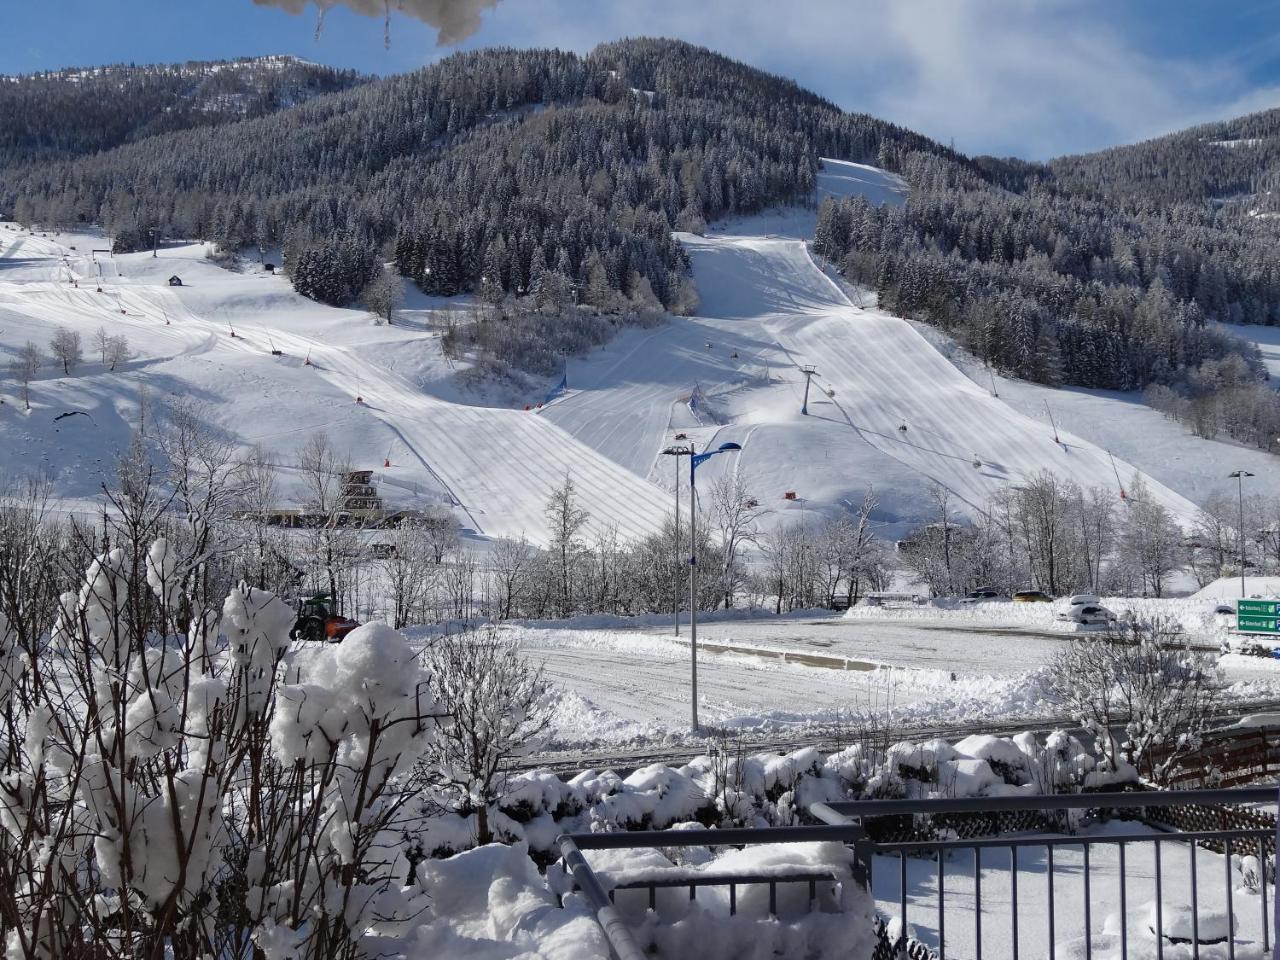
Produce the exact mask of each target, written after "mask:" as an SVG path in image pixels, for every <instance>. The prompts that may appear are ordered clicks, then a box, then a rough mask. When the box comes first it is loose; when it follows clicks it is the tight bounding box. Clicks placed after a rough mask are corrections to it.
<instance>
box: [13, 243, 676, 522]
mask: <svg viewBox="0 0 1280 960" xmlns="http://www.w3.org/2000/svg"><path fill="white" fill-rule="evenodd" d="M68 252H69V251H68V250H67V249H66V248H63V247H62V246H61V245H59V244H56V243H53V242H51V241H48V240H40V239H38V238H34V237H30V236H28V237H20V238H18V242H16V243H15V242H11V243H9V244H6V247H5V249H4V250H2V251H0V257H3V258H5V259H7V260H8V261H10V263H11V264H12V265H13V267H14V268H15V269H14V270H13V273H14V274H15V275H25V278H24V279H23V280H9V279H7V278H6V277H7V275H8V274H7V273H6V272H0V278H6V279H0V310H3V311H4V317H5V319H6V320H7V321H9V323H8V324H7V326H10V327H12V328H13V329H14V330H15V331H16V332H17V331H21V332H24V333H25V332H28V331H29V333H30V337H29V338H30V339H33V340H35V341H36V342H38V343H44V342H47V340H48V336H49V334H50V333H51V332H52V328H53V327H54V326H55V325H62V326H66V327H68V328H70V329H73V330H77V331H79V332H80V334H81V336H82V338H83V340H84V342H85V344H86V349H88V345H89V343H90V341H91V338H92V336H93V332H94V331H95V330H96V329H97V328H98V327H99V326H102V327H104V328H107V329H108V330H109V331H110V332H113V333H124V334H125V335H127V336H128V337H129V340H130V343H131V344H132V345H133V346H134V348H135V349H136V350H137V351H138V352H139V353H140V354H141V355H142V356H141V357H140V358H139V359H138V360H137V361H135V362H134V363H132V364H130V365H128V369H126V370H125V371H123V372H122V374H121V376H120V377H115V376H112V375H111V374H109V373H106V372H104V371H101V370H97V371H93V370H92V368H93V366H94V364H93V363H92V362H91V361H90V362H89V363H86V364H85V375H84V376H83V377H75V378H54V377H52V376H49V375H50V374H56V373H59V372H60V371H57V370H50V369H48V365H46V375H47V379H45V380H43V381H41V383H40V384H38V385H37V389H36V391H34V392H35V393H37V396H38V402H39V394H41V393H45V392H53V390H52V389H51V388H52V387H54V386H56V388H57V393H59V394H61V395H62V396H61V397H60V399H61V401H62V404H61V405H62V406H67V407H72V406H73V405H74V404H73V403H69V402H67V401H71V400H76V401H78V403H79V404H80V405H82V406H86V405H87V406H90V407H91V408H93V409H94V411H95V415H94V418H93V419H94V421H95V422H96V421H97V420H98V419H99V417H104V411H103V409H102V408H103V407H112V406H113V405H115V403H116V402H117V401H119V400H121V399H122V398H121V397H120V396H118V394H120V393H127V392H130V391H131V390H136V385H137V384H138V383H142V382H146V383H148V384H150V385H151V388H152V389H153V390H158V391H160V392H162V393H169V394H173V395H186V396H192V397H194V398H196V399H197V400H200V399H204V398H208V399H210V400H212V401H215V405H222V406H229V407H230V410H229V411H228V415H227V416H226V417H225V418H222V422H221V424H220V426H221V427H222V428H223V429H228V430H231V431H234V434H235V436H236V439H237V440H239V441H241V442H242V443H244V444H246V445H248V444H249V443H251V442H255V441H263V440H269V441H275V442H277V443H278V442H279V441H280V440H281V439H282V436H283V435H285V434H294V437H293V440H294V441H295V445H296V442H297V441H300V440H301V439H303V438H304V437H305V436H306V435H309V433H310V432H311V431H313V430H315V429H325V430H326V431H328V432H330V433H331V434H332V435H333V439H334V440H335V443H336V444H337V445H338V447H339V449H340V450H341V449H347V448H359V446H360V440H361V435H362V434H367V433H368V432H369V431H370V430H371V429H377V431H378V433H379V434H380V435H381V436H382V437H384V438H387V439H389V443H388V449H389V450H390V449H397V459H398V460H408V461H409V467H410V469H411V470H412V472H414V473H416V474H417V481H416V482H417V483H418V484H419V485H420V488H422V489H425V490H426V491H428V494H434V495H435V497H436V498H437V499H442V500H443V501H444V502H447V503H449V504H451V505H452V506H453V507H455V508H456V509H457V510H458V512H459V514H460V519H461V520H462V522H463V523H464V524H466V525H467V526H468V527H470V528H472V529H473V530H474V531H475V532H477V533H481V534H484V535H487V536H501V537H518V536H521V535H525V536H528V537H529V539H530V540H533V541H534V542H542V541H543V540H545V533H544V530H545V527H546V521H545V519H544V516H543V511H544V509H545V506H546V503H547V500H548V498H549V497H550V495H551V493H552V492H553V491H554V490H555V489H556V488H557V487H559V486H560V485H561V484H562V483H563V482H564V479H565V477H566V476H569V477H571V478H572V480H573V482H574V485H575V487H576V488H577V491H578V496H579V498H580V503H581V505H582V506H583V507H584V508H585V509H586V510H587V511H588V513H589V514H590V517H591V520H590V523H589V528H588V529H589V532H593V531H596V530H604V529H605V528H607V527H613V528H616V529H617V530H618V533H619V535H620V536H621V537H623V538H624V539H632V538H635V537H639V536H643V535H644V534H646V533H648V532H650V531H651V530H653V529H655V528H656V527H657V526H658V525H660V523H661V520H662V517H663V514H664V512H665V511H666V510H667V508H668V505H669V499H668V497H667V495H666V494H665V493H663V492H662V491H661V490H659V489H658V488H657V487H655V486H653V485H652V484H650V483H648V482H646V481H645V480H644V479H643V478H641V477H639V476H637V475H635V474H634V473H632V472H630V471H628V470H626V469H624V468H623V467H620V466H619V465H618V464H616V463H615V462H613V461H612V460H609V459H608V458H606V457H602V456H600V455H598V454H597V453H595V451H593V450H592V449H591V448H590V447H589V446H587V445H586V444H584V443H582V442H581V441H579V440H577V439H575V438H574V437H573V436H572V435H570V434H568V433H566V432H565V431H563V430H562V429H560V428H559V427H557V426H556V425H555V424H554V423H552V422H551V421H549V420H545V419H542V418H540V417H538V416H535V415H533V414H531V413H526V412H524V411H522V410H516V409H500V408H494V407H482V406H474V405H468V404H462V403H452V402H449V401H446V400H442V399H439V398H437V397H435V396H433V395H431V394H429V393H426V392H423V391H422V390H420V389H418V388H417V387H416V386H415V385H413V384H412V383H410V382H408V381H407V380H406V379H405V378H404V377H402V376H399V375H397V374H395V373H392V372H391V371H389V370H387V369H386V368H385V367H382V366H379V365H377V364H375V363H373V362H372V361H370V360H368V359H366V358H364V357H363V356H362V355H361V354H360V353H359V351H358V350H356V349H353V348H352V347H351V345H349V344H341V343H334V342H332V341H331V340H330V338H328V337H324V336H320V335H317V334H319V333H320V331H313V332H312V333H311V334H310V335H308V334H306V333H303V332H296V331H295V330H293V329H290V327H289V326H288V325H282V324H276V325H271V326H269V325H268V321H269V320H270V318H271V314H270V312H269V311H267V310H261V309H255V308H254V307H255V306H256V305H255V304H253V303H250V304H249V305H248V308H246V305H244V304H241V305H240V307H239V309H235V310H232V311H231V312H232V313H233V314H234V315H235V317H236V319H235V320H234V321H230V322H228V323H218V322H215V321H212V320H209V319H205V318H204V317H203V316H201V315H200V314H199V313H197V312H196V311H195V310H194V309H192V308H191V307H190V305H189V304H188V302H187V300H188V287H186V286H184V287H181V288H169V287H168V286H161V285H160V283H161V282H163V281H161V280H160V279H159V278H160V277H161V276H162V275H163V276H165V277H167V275H168V270H169V269H172V263H171V262H170V263H169V266H168V267H166V266H165V264H166V262H168V259H167V258H164V259H160V260H158V261H156V262H155V263H154V264H153V263H151V262H149V261H148V260H147V259H146V258H145V257H142V258H138V257H137V256H135V257H134V258H133V259H132V261H131V262H129V264H128V266H127V268H126V269H125V270H124V273H125V274H126V275H125V276H120V271H119V265H118V264H117V263H116V262H115V258H106V259H107V260H108V261H109V265H107V266H105V267H104V269H103V275H104V276H105V277H106V278H107V279H105V280H103V281H101V284H102V292H101V293H98V292H97V289H98V287H97V284H98V283H99V281H98V280H97V275H98V271H97V265H96V263H94V262H93V261H91V260H90V259H89V258H87V257H84V256H75V257H71V256H68V257H67V259H66V261H65V263H64V261H63V256H64V255H65V254H67V253H68ZM100 259H101V257H100ZM119 259H121V260H125V261H129V260H130V258H119ZM3 263H4V260H0V264H3ZM192 269H196V270H198V271H199V272H198V273H197V275H196V276H197V278H199V277H204V278H205V279H209V280H212V281H214V282H221V281H223V280H224V278H222V277H219V276H218V275H217V274H218V273H223V272H224V271H218V269H217V268H214V267H203V268H202V267H201V265H200V264H199V263H198V261H195V260H192V261H191V262H188V263H186V264H184V270H183V272H184V273H187V275H188V277H191V273H190V271H191V270H192ZM229 276H231V277H234V275H229ZM49 277H57V278H59V279H48V278H49ZM72 280H75V284H73V283H72V282H71V281H72ZM267 282H269V283H275V284H287V281H284V280H282V279H279V278H272V279H271V280H269V281H267ZM233 286H234V284H233ZM191 289H192V290H195V291H198V290H199V284H198V283H197V284H196V286H194V287H192V288H191ZM201 296H202V294H200V293H198V292H197V293H194V294H193V295H192V297H191V299H195V300H197V301H198V300H200V298H201ZM203 296H204V297H205V298H206V299H207V298H208V296H209V294H208V293H205V294H203ZM286 296H290V295H286ZM214 299H215V301H218V302H219V303H220V305H221V312H222V313H224V314H225V313H227V311H228V301H230V298H228V297H223V298H221V299H219V298H218V297H217V296H216V294H215V295H214ZM297 299H300V298H297ZM231 302H232V303H234V301H231ZM310 306H311V307H312V308H314V305H310ZM315 309H317V310H318V311H324V310H325V308H315ZM357 316H358V314H357ZM166 321H167V322H166ZM362 325H363V326H368V321H367V320H365V319H363V318H362ZM233 329H234V332H235V334H236V335H235V336H234V337H233V336H231V332H232V330H233ZM361 332H362V333H364V334H365V336H367V335H368V334H367V331H361ZM20 342H21V341H20V340H19V341H18V343H20ZM6 346H7V347H9V349H15V348H16V345H15V346H10V344H9V343H8V338H6ZM271 348H275V349H279V350H281V351H282V352H283V354H284V356H283V357H276V356H273V355H272V353H271V352H270V351H271ZM304 358H306V359H309V360H310V364H309V365H308V364H307V363H306V362H305V360H304ZM55 379H56V380H57V383H56V384H54V383H53V380H55ZM282 388H285V389H282ZM103 392H107V393H115V394H117V396H115V397H113V398H111V399H110V400H108V401H107V402H105V403H103V402H98V403H92V402H91V401H90V396H92V395H93V394H95V393H96V394H99V395H100V394H101V393H103ZM357 396H358V397H360V401H359V402H357V401H356V397H357ZM228 401H229V402H228ZM6 406H7V407H8V411H7V412H6V417H7V420H8V422H6V423H5V426H6V427H10V426H12V425H13V424H12V421H13V420H22V419H26V420H27V426H28V427H29V428H30V427H34V425H35V424H34V422H39V421H42V420H43V421H45V422H46V423H47V422H48V421H47V416H46V412H47V411H46V410H45V409H42V408H41V407H40V406H38V407H37V409H36V410H33V411H32V413H31V415H29V416H25V415H23V414H21V412H20V411H19V410H18V409H17V404H6ZM318 407H319V408H321V409H323V410H324V411H325V412H326V413H327V414H328V415H321V416H319V417H317V416H316V415H315V414H316V409H317V408H318ZM61 412H65V411H61ZM104 418H105V417H104ZM33 421H34V422H33ZM264 424H268V425H272V426H279V427H283V428H284V429H283V430H279V431H273V430H269V431H266V432H258V431H256V430H255V429H254V428H255V427H257V426H259V425H264ZM299 424H302V425H303V426H302V427H301V428H299V426H298V425H299ZM116 426H117V429H116V430H115V431H113V432H114V437H113V439H114V441H115V449H116V450H118V449H121V448H122V447H123V445H124V443H125V442H126V441H127V426H126V425H125V424H124V423H123V422H121V423H118V424H117V425H116ZM300 429H301V430H302V431H303V432H302V433H301V435H298V434H299V430H300ZM44 439H46V440H47V441H48V445H49V446H50V447H52V448H53V449H55V450H60V452H62V453H64V454H67V455H71V456H74V453H75V451H74V450H71V449H67V448H69V447H71V446H73V445H72V444H66V445H64V444H62V443H60V442H59V438H57V437H51V436H46V437H45V438H44ZM81 439H82V440H87V439H88V438H81ZM380 446H381V443H379V447H380ZM365 447H366V450H367V444H365ZM366 458H367V459H365V460H358V461H354V462H355V465H357V466H361V465H366V464H367V465H368V466H373V464H372V463H369V462H368V461H369V460H370V459H372V457H368V454H367V453H366ZM110 459H111V451H108V450H102V451H99V452H98V453H97V455H96V456H95V457H94V462H96V463H103V462H108V463H109V461H110ZM414 467H416V470H414V469H413V468H414ZM380 479H384V480H390V481H391V483H392V485H393V486H394V485H395V480H394V478H385V477H383V478H380ZM97 480H98V478H97V477H95V478H94V483H93V486H94V487H96V485H97ZM79 492H80V493H81V494H82V495H85V494H86V493H87V492H88V491H84V490H81V491H79Z"/></svg>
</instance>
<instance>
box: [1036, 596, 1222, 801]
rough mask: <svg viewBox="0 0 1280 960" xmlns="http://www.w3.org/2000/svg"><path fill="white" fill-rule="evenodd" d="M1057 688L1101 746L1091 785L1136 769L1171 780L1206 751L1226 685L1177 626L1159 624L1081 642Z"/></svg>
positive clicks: (1056, 673) (1063, 660)
mask: <svg viewBox="0 0 1280 960" xmlns="http://www.w3.org/2000/svg"><path fill="white" fill-rule="evenodd" d="M1049 683H1050V687H1051V689H1052V691H1053V692H1054V694H1055V695H1056V696H1057V697H1058V698H1059V699H1060V700H1061V702H1062V704H1063V706H1064V707H1065V708H1066V709H1067V710H1069V711H1070V712H1071V714H1072V715H1073V716H1074V717H1075V719H1076V720H1077V721H1078V722H1079V723H1080V725H1081V726H1082V727H1083V728H1084V729H1085V731H1086V732H1088V733H1089V734H1091V735H1092V736H1093V737H1094V738H1095V739H1096V741H1097V742H1098V743H1099V745H1100V747H1101V750H1100V757H1099V760H1100V765H1099V768H1098V769H1097V770H1096V771H1094V772H1093V773H1092V774H1091V776H1090V783H1089V784H1088V785H1090V786H1102V785H1104V784H1105V783H1107V782H1109V780H1110V779H1111V778H1113V777H1114V776H1115V775H1117V774H1121V775H1123V774H1125V772H1126V770H1127V768H1129V767H1136V768H1137V769H1138V770H1139V771H1140V772H1141V773H1142V775H1143V776H1144V777H1146V778H1147V779H1148V780H1150V781H1153V782H1155V783H1163V782H1164V781H1165V779H1166V778H1167V777H1168V775H1169V774H1170V773H1171V772H1172V771H1173V770H1174V769H1175V768H1176V766H1177V763H1178V761H1179V760H1180V759H1181V758H1182V757H1184V756H1186V755H1187V754H1188V753H1190V752H1192V751H1194V750H1196V749H1198V747H1199V746H1200V742H1201V735H1202V734H1203V732H1204V730H1205V727H1206V725H1207V723H1208V722H1209V720H1210V719H1211V717H1212V716H1213V714H1214V712H1215V710H1214V708H1215V706H1216V703H1217V698H1218V691H1219V688H1220V684H1219V680H1218V676H1217V673H1216V669H1215V667H1214V665H1213V663H1212V660H1211V659H1210V658H1209V657H1207V656H1206V655H1204V654H1201V653H1196V652H1194V651H1192V650H1191V649H1190V647H1189V646H1187V644H1186V638H1185V636H1184V635H1183V634H1182V633H1181V632H1180V630H1179V629H1178V628H1177V625H1176V624H1173V623H1169V622H1166V621H1163V620H1159V619H1157V620H1155V621H1153V622H1151V623H1126V624H1122V625H1121V626H1118V627H1116V628H1115V629H1113V630H1110V631H1108V632H1107V633H1106V634H1104V635H1096V636H1092V637H1080V638H1077V639H1075V640H1073V641H1072V642H1071V644H1070V646H1069V647H1068V648H1067V650H1066V651H1065V652H1064V653H1062V654H1061V655H1059V657H1058V658H1057V660H1056V661H1055V662H1054V664H1053V665H1052V667H1051V668H1050V672H1049ZM1117 729H1123V730H1124V731H1125V734H1124V736H1118V735H1117V734H1116V733H1115V731H1116V730H1117Z"/></svg>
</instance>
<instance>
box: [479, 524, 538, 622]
mask: <svg viewBox="0 0 1280 960" xmlns="http://www.w3.org/2000/svg"><path fill="white" fill-rule="evenodd" d="M489 562H490V569H491V570H492V574H493V579H494V583H495V586H496V588H497V602H498V612H497V615H498V618H499V619H500V620H510V619H511V616H512V613H513V611H514V610H515V609H516V608H517V604H518V603H519V602H520V600H521V595H522V594H523V592H524V587H525V580H526V578H527V577H528V576H529V568H530V567H531V566H532V564H533V548H532V547H531V546H529V541H528V540H526V539H525V538H524V536H523V535H522V536H521V537H520V539H519V540H499V541H498V542H497V543H495V544H494V545H493V552H492V553H491V554H490V558H489Z"/></svg>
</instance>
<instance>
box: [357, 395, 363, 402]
mask: <svg viewBox="0 0 1280 960" xmlns="http://www.w3.org/2000/svg"><path fill="white" fill-rule="evenodd" d="M356 403H364V395H363V394H360V393H357V394H356Z"/></svg>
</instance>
